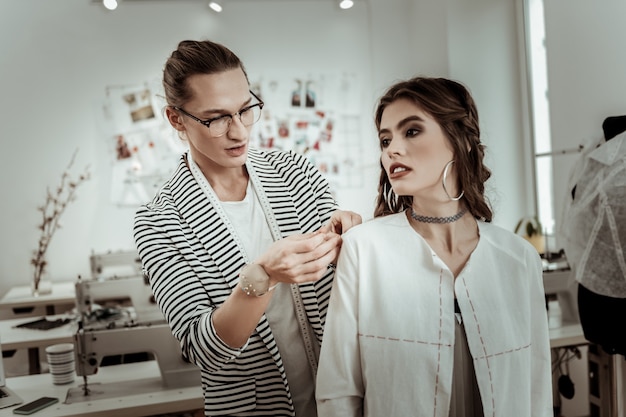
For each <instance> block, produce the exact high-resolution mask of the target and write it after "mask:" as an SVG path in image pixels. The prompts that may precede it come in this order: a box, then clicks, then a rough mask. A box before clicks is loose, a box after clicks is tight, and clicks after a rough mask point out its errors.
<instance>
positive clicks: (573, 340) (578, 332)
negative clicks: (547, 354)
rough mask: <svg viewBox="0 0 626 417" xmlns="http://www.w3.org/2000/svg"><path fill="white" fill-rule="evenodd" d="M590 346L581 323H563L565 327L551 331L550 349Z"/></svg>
mask: <svg viewBox="0 0 626 417" xmlns="http://www.w3.org/2000/svg"><path fill="white" fill-rule="evenodd" d="M586 344H589V341H588V340H587V339H585V334H584V333H583V328H582V326H581V325H580V323H567V322H566V323H563V326H561V327H557V328H554V329H550V347H551V348H553V349H554V348H560V347H566V346H579V345H586Z"/></svg>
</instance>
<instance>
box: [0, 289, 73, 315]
mask: <svg viewBox="0 0 626 417" xmlns="http://www.w3.org/2000/svg"><path fill="white" fill-rule="evenodd" d="M74 285H75V283H74V281H62V282H53V283H52V292H51V293H50V294H44V295H39V296H37V297H35V296H33V294H32V292H31V288H30V286H29V285H21V286H17V287H12V288H11V289H10V290H9V291H8V292H7V293H6V294H5V295H4V297H2V298H1V299H0V310H9V311H10V313H9V314H10V315H8V316H7V315H6V314H5V315H4V316H5V317H7V318H19V316H20V315H23V316H25V315H27V314H28V311H31V310H33V309H34V308H36V307H43V308H44V310H43V311H41V313H42V314H44V315H51V314H59V313H65V311H56V309H55V307H58V306H73V305H75V304H76V297H75V292H76V291H75V287H74ZM35 314H38V313H37V312H35Z"/></svg>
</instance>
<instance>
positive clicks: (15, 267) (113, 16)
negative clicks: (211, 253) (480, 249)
mask: <svg viewBox="0 0 626 417" xmlns="http://www.w3.org/2000/svg"><path fill="white" fill-rule="evenodd" d="M514 13H515V0H507V1H502V0H464V1H461V0H449V1H447V2H443V1H440V0H369V1H366V0H363V1H357V2H356V5H355V7H354V8H353V9H352V10H350V11H341V10H339V8H338V7H337V6H336V4H335V3H334V2H333V1H331V0H298V1H281V0H231V1H230V2H229V3H228V7H227V9H226V10H225V11H224V12H223V13H222V14H220V15H215V14H213V13H211V12H210V11H209V10H208V9H207V8H206V6H205V3H204V2H202V1H198V2H196V1H153V2H149V1H141V2H134V3H129V2H127V3H124V2H121V5H120V8H119V9H118V10H117V11H115V12H108V11H106V10H104V9H103V8H102V7H101V6H100V5H98V4H93V3H92V2H91V0H63V1H56V2H51V1H48V0H1V1H0V52H1V54H0V62H1V66H0V68H1V75H2V76H1V77H0V91H1V92H2V94H0V115H1V116H0V117H1V121H2V127H3V132H2V136H1V139H0V140H1V148H0V149H1V152H0V170H1V171H0V173H1V175H0V177H1V178H2V183H1V186H2V190H3V203H2V216H0V222H1V223H0V230H2V231H3V233H2V235H0V248H1V249H2V250H1V251H0V295H2V294H4V293H5V292H6V291H7V290H8V288H10V287H11V286H14V285H27V284H28V283H29V282H30V276H31V268H30V264H29V263H30V257H31V252H32V251H33V250H34V249H35V247H36V244H37V240H38V237H39V235H38V231H37V229H36V228H37V224H38V222H39V219H38V217H37V211H36V207H37V206H38V205H40V204H42V203H43V199H44V194H45V189H46V187H47V186H54V185H55V184H56V183H57V181H58V179H59V177H60V174H61V172H62V170H63V169H64V167H65V166H66V164H67V162H68V160H69V157H70V156H71V154H72V152H73V151H74V150H75V149H76V148H77V147H78V148H79V149H80V151H79V154H78V159H77V162H76V168H81V167H83V166H84V165H86V164H90V165H91V168H92V172H93V177H92V179H91V180H90V181H89V182H88V183H86V184H85V185H84V186H82V187H81V188H80V189H79V191H78V199H77V200H76V201H75V202H74V203H73V204H72V205H71V206H70V207H69V208H68V210H67V212H66V213H65V216H64V218H63V224H64V227H63V229H61V230H60V231H59V232H58V233H57V234H56V235H55V237H54V240H53V241H52V244H51V245H50V249H49V251H48V254H49V274H50V278H51V279H52V280H53V281H55V280H71V279H75V278H76V276H77V275H78V274H81V275H83V276H89V275H90V272H89V262H88V261H89V255H90V253H91V251H92V250H93V251H96V252H105V251H108V250H119V249H132V248H133V247H134V245H133V240H132V217H133V214H134V209H133V208H118V207H116V206H114V205H113V204H111V203H110V201H109V185H110V180H109V178H107V176H106V173H107V172H108V171H107V169H106V168H107V165H106V164H107V163H108V159H107V155H106V154H104V153H103V152H104V151H103V149H104V148H103V144H102V141H103V138H102V137H101V134H100V132H99V130H98V127H97V117H96V114H97V111H99V109H98V105H99V104H100V102H101V100H102V99H103V97H104V94H105V88H106V87H107V86H111V85H128V84H137V83H143V82H145V81H146V80H152V79H158V78H160V76H161V71H162V66H163V63H164V62H165V59H166V58H167V56H168V55H169V53H170V52H171V51H172V50H173V49H174V48H175V47H176V44H177V43H178V41H180V40H182V39H185V38H197V39H199V38H210V39H213V40H216V41H219V42H223V43H225V44H226V45H228V46H229V47H230V48H231V49H233V50H234V51H235V52H236V53H237V54H238V55H240V57H241V58H242V59H243V60H244V63H245V64H246V67H247V70H248V72H249V73H250V74H254V73H259V72H269V71H272V70H275V69H281V70H286V69H293V70H294V71H296V70H297V71H303V70H307V71H309V70H310V71H329V70H331V71H332V70H336V71H344V70H345V71H357V72H358V73H359V75H360V78H361V80H362V83H363V85H362V103H363V104H362V108H361V109H360V110H361V112H362V115H363V127H362V132H363V147H364V148H363V161H362V162H363V167H364V170H363V175H364V181H363V183H364V184H365V186H364V187H363V188H362V189H348V190H341V191H340V192H339V193H338V198H339V201H340V203H341V204H342V205H343V206H344V207H346V208H348V209H351V210H355V211H358V212H359V213H361V214H362V215H363V216H364V217H366V218H369V217H371V212H372V208H373V204H374V198H375V194H376V184H377V178H378V168H377V158H378V149H377V147H376V146H377V141H376V139H375V138H376V136H375V133H374V129H373V123H372V122H371V119H372V115H373V110H374V103H375V100H376V98H377V97H378V96H379V95H380V94H381V93H382V92H383V90H384V89H385V88H386V87H387V86H388V85H390V84H391V83H392V82H394V81H396V80H398V79H401V78H406V77H409V76H412V75H417V74H423V75H439V76H452V77H454V78H456V79H458V80H460V81H462V82H464V83H466V84H467V85H468V87H470V89H471V90H472V92H473V93H474V95H475V96H476V99H477V102H478V105H479V112H480V114H481V118H482V125H483V126H482V128H483V132H484V135H485V136H484V141H485V143H486V144H487V145H488V163H490V165H491V168H492V170H493V174H494V179H493V180H492V182H491V184H490V186H489V189H490V193H492V194H493V196H494V197H492V201H493V202H494V207H495V209H496V218H495V223H496V224H500V225H502V226H504V227H507V228H509V229H512V228H513V227H514V224H515V222H516V220H517V219H518V218H519V217H521V216H523V215H525V214H527V210H526V207H525V206H526V204H527V201H528V199H529V198H532V196H527V193H526V191H525V190H526V182H527V181H526V179H525V178H526V177H527V175H526V173H525V172H524V170H523V164H522V162H521V161H522V160H523V155H524V147H525V146H524V145H523V143H522V137H521V134H520V131H521V130H522V129H521V128H520V123H521V116H519V115H518V113H519V111H520V110H519V108H518V107H519V97H518V94H519V93H518V90H519V77H518V74H517V68H519V63H518V61H517V56H518V55H517V52H516V44H515V39H516V31H517V28H516V24H515V18H514Z"/></svg>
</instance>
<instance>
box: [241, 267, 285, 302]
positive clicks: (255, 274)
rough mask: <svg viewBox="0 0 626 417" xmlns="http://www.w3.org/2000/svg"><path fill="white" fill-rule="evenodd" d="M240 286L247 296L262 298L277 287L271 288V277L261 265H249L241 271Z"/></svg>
mask: <svg viewBox="0 0 626 417" xmlns="http://www.w3.org/2000/svg"><path fill="white" fill-rule="evenodd" d="M239 285H240V286H241V289H242V290H243V292H244V293H245V294H246V295H248V296H256V297H260V296H262V295H264V294H266V293H268V292H270V291H272V290H273V289H274V288H275V287H276V285H273V286H271V287H270V276H269V275H267V272H265V269H263V267H262V266H261V265H259V264H247V265H246V266H244V267H243V268H242V269H241V272H240V273H239ZM277 285H278V284H277Z"/></svg>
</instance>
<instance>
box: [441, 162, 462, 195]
mask: <svg viewBox="0 0 626 417" xmlns="http://www.w3.org/2000/svg"><path fill="white" fill-rule="evenodd" d="M453 163H454V159H453V160H452V161H450V162H448V163H447V164H446V166H445V168H444V169H443V178H442V180H441V183H442V185H443V191H445V193H446V195H447V196H448V198H449V199H450V200H452V201H459V200H460V199H461V197H463V193H464V192H463V191H461V194H459V196H458V197H452V196H451V195H450V193H449V192H448V189H447V188H446V180H447V179H448V169H450V165H452V164H453Z"/></svg>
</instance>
